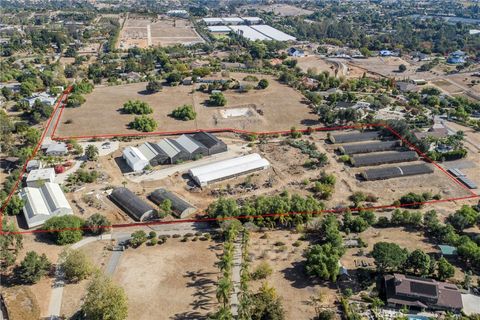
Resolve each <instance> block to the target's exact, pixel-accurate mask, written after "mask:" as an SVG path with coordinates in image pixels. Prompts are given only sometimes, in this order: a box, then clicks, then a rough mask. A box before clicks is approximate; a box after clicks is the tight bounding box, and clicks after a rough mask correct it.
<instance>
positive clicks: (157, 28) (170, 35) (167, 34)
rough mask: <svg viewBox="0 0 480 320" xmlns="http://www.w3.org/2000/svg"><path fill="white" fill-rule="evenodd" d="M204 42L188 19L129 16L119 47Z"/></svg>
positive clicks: (122, 31) (145, 46)
mask: <svg viewBox="0 0 480 320" xmlns="http://www.w3.org/2000/svg"><path fill="white" fill-rule="evenodd" d="M198 42H203V40H202V38H201V37H200V36H199V35H198V34H197V32H196V31H195V29H194V28H193V26H192V25H191V23H190V22H189V21H188V20H184V19H170V18H167V17H163V16H160V17H159V18H156V19H148V18H144V17H138V18H128V19H127V20H126V21H125V23H124V25H123V29H122V30H121V32H120V39H119V42H118V48H120V49H129V48H133V47H139V48H147V47H149V46H157V45H160V46H169V45H174V44H191V43H198Z"/></svg>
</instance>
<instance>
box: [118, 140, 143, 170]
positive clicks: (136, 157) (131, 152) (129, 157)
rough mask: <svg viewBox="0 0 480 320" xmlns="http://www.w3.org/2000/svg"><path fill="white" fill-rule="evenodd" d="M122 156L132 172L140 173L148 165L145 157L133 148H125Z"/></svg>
mask: <svg viewBox="0 0 480 320" xmlns="http://www.w3.org/2000/svg"><path fill="white" fill-rule="evenodd" d="M122 156H123V159H125V161H126V162H127V164H128V166H129V167H130V168H132V170H133V171H141V170H143V168H145V167H146V166H147V165H148V164H149V162H148V159H147V158H146V157H145V155H144V154H143V153H142V152H140V150H138V148H135V147H130V146H129V147H126V148H125V149H124V150H123V154H122Z"/></svg>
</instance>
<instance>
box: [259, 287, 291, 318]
mask: <svg viewBox="0 0 480 320" xmlns="http://www.w3.org/2000/svg"><path fill="white" fill-rule="evenodd" d="M251 299H252V302H251V308H252V310H251V315H252V320H264V319H269V320H283V319H285V311H284V309H283V305H282V301H281V300H280V297H278V295H277V293H276V291H275V289H274V288H272V287H270V286H268V284H267V283H263V284H262V286H261V287H260V290H259V291H258V292H257V293H256V294H254V295H253V296H252V298H251Z"/></svg>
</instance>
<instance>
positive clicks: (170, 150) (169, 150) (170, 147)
mask: <svg viewBox="0 0 480 320" xmlns="http://www.w3.org/2000/svg"><path fill="white" fill-rule="evenodd" d="M157 145H158V146H159V147H160V148H161V149H162V150H163V152H165V153H166V154H167V155H168V156H169V157H170V158H173V157H175V156H176V155H177V154H178V153H179V152H180V151H181V150H180V149H178V148H177V146H175V145H174V144H173V143H172V141H170V139H162V140H160V141H159V142H158V143H157Z"/></svg>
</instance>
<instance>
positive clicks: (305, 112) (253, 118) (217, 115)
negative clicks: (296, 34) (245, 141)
mask: <svg viewBox="0 0 480 320" xmlns="http://www.w3.org/2000/svg"><path fill="white" fill-rule="evenodd" d="M245 76H246V74H241V73H238V74H233V73H232V74H231V75H230V78H233V79H238V80H240V81H241V80H242V79H243V78H244V77H245ZM257 77H258V78H259V79H267V80H268V81H269V82H270V85H269V86H268V88H266V89H265V90H255V89H253V90H250V91H249V92H238V91H236V90H228V91H226V92H224V95H225V97H226V99H227V104H226V106H225V107H210V106H207V105H206V101H207V100H208V98H209V95H208V94H207V93H203V92H199V91H196V90H194V88H195V87H196V86H185V85H180V86H176V87H170V86H164V87H163V90H162V91H161V92H158V93H155V94H145V93H144V91H145V86H146V83H135V84H127V85H120V86H109V87H98V88H96V89H95V90H94V91H93V92H92V93H91V94H89V95H86V96H85V97H86V99H87V101H86V102H85V104H83V105H82V106H81V107H79V108H70V109H69V108H66V109H65V110H64V112H63V115H62V120H61V121H60V122H61V123H60V125H59V128H58V133H57V134H58V135H59V136H82V135H90V136H94V135H101V134H118V133H135V131H133V130H129V129H128V124H129V122H131V121H132V120H133V119H134V115H129V114H122V113H121V110H120V109H121V108H122V106H123V104H124V103H125V102H127V101H128V100H136V99H138V100H141V101H145V102H147V103H148V104H149V105H150V106H151V107H152V108H153V111H154V112H153V114H152V116H153V118H154V119H155V120H156V121H157V122H158V128H157V131H172V130H194V129H213V128H236V129H243V130H249V131H268V130H289V129H290V128H291V127H292V126H296V127H297V128H300V127H306V126H315V125H318V124H319V122H318V116H317V115H316V114H315V113H314V112H313V111H312V110H311V109H310V108H309V106H308V103H307V102H306V100H305V98H304V97H303V96H302V95H301V94H300V93H299V92H297V91H296V90H294V89H292V88H291V87H289V86H287V85H284V84H281V83H279V82H278V81H276V80H275V79H274V78H273V77H272V76H266V75H257ZM212 79H221V77H220V76H219V75H217V76H214V77H212ZM197 86H198V85H197ZM183 104H190V105H192V106H193V107H194V109H195V111H196V113H197V118H196V119H195V120H194V121H178V120H175V119H173V118H171V117H169V114H170V113H171V112H172V110H173V109H175V108H176V107H179V106H181V105H183ZM228 110H230V111H228ZM231 110H233V111H231ZM93 114H95V116H94V117H92V115H93ZM67 122H68V123H67Z"/></svg>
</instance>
